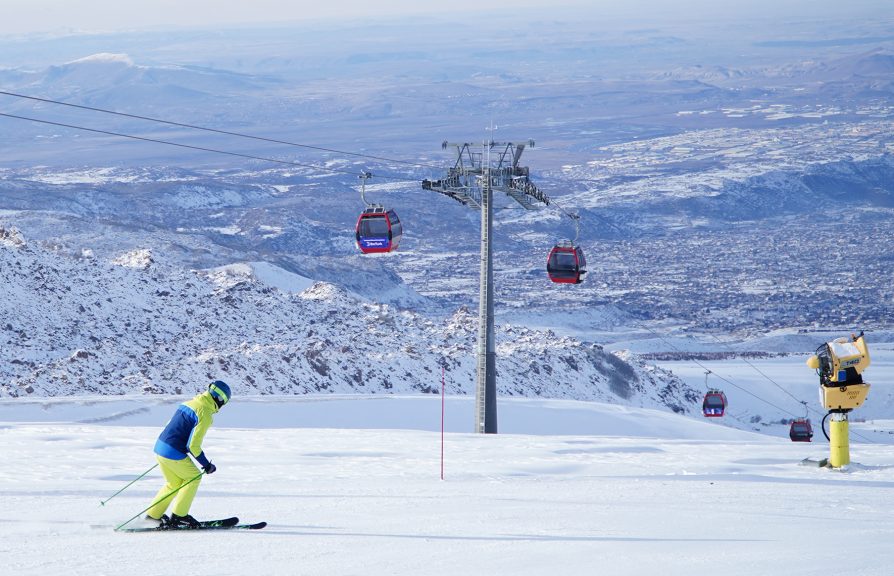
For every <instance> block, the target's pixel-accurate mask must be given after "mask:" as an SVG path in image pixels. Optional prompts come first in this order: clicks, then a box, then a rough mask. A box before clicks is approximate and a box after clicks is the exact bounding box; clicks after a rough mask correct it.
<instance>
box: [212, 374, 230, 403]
mask: <svg viewBox="0 0 894 576" xmlns="http://www.w3.org/2000/svg"><path fill="white" fill-rule="evenodd" d="M208 392H210V393H211V397H212V398H214V401H215V402H217V406H218V408H219V407H221V406H223V405H224V404H226V403H227V402H229V401H230V387H229V386H227V383H226V382H224V381H223V380H215V381H214V382H212V383H211V384H209V385H208Z"/></svg>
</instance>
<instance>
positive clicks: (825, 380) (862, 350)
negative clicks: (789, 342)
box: [807, 332, 870, 468]
mask: <svg viewBox="0 0 894 576" xmlns="http://www.w3.org/2000/svg"><path fill="white" fill-rule="evenodd" d="M869 363H870V359H869V348H868V346H867V345H866V339H865V337H864V336H863V332H860V335H859V336H855V335H852V336H851V338H850V340H848V339H847V338H836V339H835V340H833V341H831V342H827V343H825V344H822V345H820V347H819V348H817V349H816V353H815V354H814V355H813V356H811V357H810V358H808V359H807V366H809V367H810V368H813V369H814V370H816V373H817V374H818V375H819V379H820V401H821V402H822V405H823V407H824V408H825V409H827V410H828V411H829V412H828V413H827V414H826V416H825V417H824V418H823V422H825V420H826V418H829V417H830V416H831V420H830V421H829V434H828V435H827V438H828V439H829V465H830V466H831V467H833V468H840V467H842V466H846V465H847V464H850V440H849V438H848V433H849V430H848V420H847V415H848V412H850V411H851V410H853V409H855V408H858V407H859V406H862V405H863V403H864V402H866V397H867V396H868V395H869V384H868V383H866V382H864V381H863V371H864V370H866V368H868V367H869ZM823 433H824V434H825V427H823Z"/></svg>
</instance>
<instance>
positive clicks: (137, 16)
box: [0, 0, 592, 34]
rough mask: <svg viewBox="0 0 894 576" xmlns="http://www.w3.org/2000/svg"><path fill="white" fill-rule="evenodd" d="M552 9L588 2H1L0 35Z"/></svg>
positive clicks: (283, 0)
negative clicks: (540, 7) (553, 7)
mask: <svg viewBox="0 0 894 576" xmlns="http://www.w3.org/2000/svg"><path fill="white" fill-rule="evenodd" d="M556 4H565V5H577V6H586V5H588V4H592V0H590V1H587V0H557V1H556V2H548V1H545V0H511V1H510V2H507V1H506V0H446V1H445V0H437V1H434V0H323V1H320V0H298V1H294V0H293V1H288V0H0V8H2V13H3V17H2V18H0V34H22V33H30V32H43V31H52V30H61V29H74V30H84V31H112V30H122V29H136V28H146V27H158V26H172V25H173V26H189V27H191V26H220V25H233V24H246V23H269V22H278V21H280V22H282V21H296V20H310V19H318V18H338V17H344V18H346V19H351V20H354V19H357V18H375V17H383V16H385V17H387V16H397V15H411V14H425V13H438V12H441V13H443V12H450V13H453V14H462V13H463V12H466V11H479V10H482V9H490V10H516V9H519V8H525V7H537V6H553V5H556Z"/></svg>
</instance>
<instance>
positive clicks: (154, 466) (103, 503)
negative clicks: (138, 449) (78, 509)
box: [99, 462, 158, 506]
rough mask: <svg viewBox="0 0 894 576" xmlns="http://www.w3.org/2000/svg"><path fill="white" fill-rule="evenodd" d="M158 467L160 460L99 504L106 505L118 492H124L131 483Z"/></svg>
mask: <svg viewBox="0 0 894 576" xmlns="http://www.w3.org/2000/svg"><path fill="white" fill-rule="evenodd" d="M157 467H158V462H156V463H155V465H153V466H152V468H150V469H148V470H146V471H145V472H143V473H142V474H140V475H139V476H137V477H136V478H134V479H133V480H131V481H130V484H128V485H127V486H125V487H124V488H122V489H121V490H118V491H117V492H115V493H114V494H112V495H111V496H109V497H108V498H106V499H105V500H103V501H101V502H100V503H99V505H100V506H105V505H106V502H108V501H109V500H111V499H112V498H114V497H115V496H117V495H118V494H121V493H122V492H124V491H125V490H127V489H128V488H130V485H131V484H133V483H134V482H136V481H137V480H139V479H140V478H142V477H143V476H145V475H146V474H148V473H150V472H152V471H153V470H155V469H156V468H157Z"/></svg>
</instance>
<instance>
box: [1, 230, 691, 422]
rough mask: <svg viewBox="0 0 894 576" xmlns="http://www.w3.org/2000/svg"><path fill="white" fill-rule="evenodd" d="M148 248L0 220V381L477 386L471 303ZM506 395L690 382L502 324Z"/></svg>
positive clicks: (660, 399)
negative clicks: (44, 238)
mask: <svg viewBox="0 0 894 576" xmlns="http://www.w3.org/2000/svg"><path fill="white" fill-rule="evenodd" d="M168 260H169V259H166V258H165V257H164V256H161V257H158V256H156V255H155V254H154V253H153V252H152V251H151V250H149V249H142V250H135V251H129V252H126V253H122V254H119V255H118V256H117V257H115V258H112V259H108V260H105V259H101V258H97V257H96V256H95V255H94V254H93V253H91V252H89V251H81V252H76V251H74V252H73V251H72V250H71V249H70V248H61V247H58V246H56V247H54V246H48V245H45V244H41V243H39V242H34V243H32V242H29V241H28V240H27V239H25V238H23V236H22V234H21V233H20V232H19V231H17V230H16V229H6V228H4V229H2V230H0V284H2V285H3V287H4V292H3V293H4V298H3V299H2V301H0V318H2V319H3V321H2V323H0V331H2V337H0V338H2V341H3V346H2V352H0V365H2V367H3V368H2V372H0V374H2V377H0V390H2V393H3V395H10V396H22V395H37V396H57V395H70V394H125V393H139V392H144V393H150V394H156V393H158V394H160V393H167V394H181V393H184V391H189V390H193V389H194V388H195V386H196V383H201V382H204V381H206V380H208V379H214V378H221V379H224V380H227V381H230V382H231V383H232V384H233V385H234V386H236V387H237V388H238V389H239V390H240V391H241V393H243V394H248V393H258V394H303V393H309V392H331V393H345V392H364V393H399V392H403V393H407V392H422V393H427V392H435V391H437V390H439V389H440V382H441V368H442V367H443V369H444V371H445V379H446V384H447V387H448V390H449V391H450V392H451V393H456V394H469V393H472V394H473V393H474V385H475V384H474V383H475V350H476V339H477V316H475V315H474V314H472V313H470V312H469V311H468V310H466V309H459V310H457V311H455V313H453V314H452V315H451V316H449V317H445V318H441V319H439V320H434V319H432V318H431V317H427V316H423V315H420V314H418V313H414V312H412V311H408V310H399V309H397V308H394V307H391V306H388V305H382V304H379V303H376V302H371V301H368V300H366V299H363V298H361V297H359V296H357V295H356V294H351V293H349V292H347V291H345V290H344V289H341V288H338V287H337V286H334V285H332V284H327V283H322V282H313V281H312V280H311V279H308V278H304V277H300V276H297V275H294V274H290V273H288V272H286V271H284V270H281V269H279V268H277V267H275V266H272V265H270V264H266V263H245V264H241V265H230V266H225V267H219V268H213V269H207V270H187V269H183V268H181V267H178V266H177V265H175V264H172V263H170V262H169V261H168ZM497 338H498V340H497V343H498V349H497V351H498V356H499V361H498V373H499V374H498V388H499V390H498V391H499V393H500V394H502V395H518V396H542V397H551V398H573V399H587V400H600V401H603V402H615V403H623V404H631V405H636V406H647V407H662V408H665V409H671V410H673V411H675V412H681V413H690V412H692V411H693V409H694V408H695V405H696V403H697V401H698V400H700V397H699V395H698V394H697V393H696V392H695V391H694V390H692V389H691V388H689V387H688V386H687V385H685V384H684V383H683V382H682V381H680V380H679V379H678V378H676V377H675V376H673V375H672V374H670V373H669V372H667V371H665V370H662V369H659V368H656V367H654V366H649V365H646V364H645V363H643V362H642V361H640V360H638V359H637V358H636V357H633V356H630V355H629V354H625V353H610V352H607V351H605V350H603V348H602V347H601V346H599V345H596V344H593V343H587V342H581V341H578V340H575V339H572V338H568V337H558V336H556V335H555V334H552V333H550V332H543V331H537V330H531V329H528V328H525V327H523V326H512V325H503V326H500V328H499V330H498V336H497Z"/></svg>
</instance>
